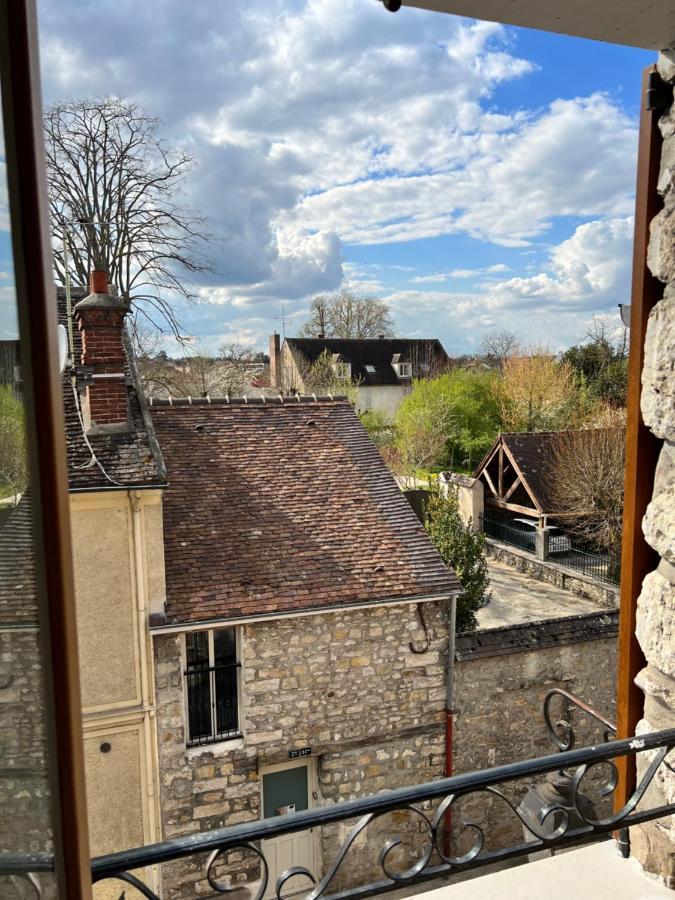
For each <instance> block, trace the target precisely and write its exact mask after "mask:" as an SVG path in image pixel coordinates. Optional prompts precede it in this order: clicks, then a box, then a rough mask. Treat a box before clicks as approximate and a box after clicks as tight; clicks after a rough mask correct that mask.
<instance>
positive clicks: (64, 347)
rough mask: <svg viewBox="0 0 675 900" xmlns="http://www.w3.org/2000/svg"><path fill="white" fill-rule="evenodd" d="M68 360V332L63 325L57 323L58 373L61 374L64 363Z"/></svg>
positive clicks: (64, 366)
mask: <svg viewBox="0 0 675 900" xmlns="http://www.w3.org/2000/svg"><path fill="white" fill-rule="evenodd" d="M67 361H68V332H67V331H66V329H65V328H64V327H63V325H59V374H60V375H63V370H64V369H65V368H66V363H67Z"/></svg>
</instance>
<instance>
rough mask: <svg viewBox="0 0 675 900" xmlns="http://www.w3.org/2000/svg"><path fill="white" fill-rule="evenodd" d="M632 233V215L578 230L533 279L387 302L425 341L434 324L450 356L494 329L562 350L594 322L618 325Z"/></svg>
mask: <svg viewBox="0 0 675 900" xmlns="http://www.w3.org/2000/svg"><path fill="white" fill-rule="evenodd" d="M632 227H633V222H632V219H631V218H630V217H626V218H620V219H611V220H596V221H593V222H589V223H587V224H584V225H580V226H579V227H578V228H577V229H576V230H575V232H574V234H573V235H572V237H570V238H569V239H567V240H565V241H562V242H561V243H560V244H558V245H557V246H555V247H553V248H552V249H551V251H550V255H549V259H548V261H547V263H546V265H545V266H544V267H542V269H541V271H539V272H538V273H537V274H535V275H532V276H531V277H529V278H509V279H504V280H502V281H498V282H496V283H486V284H483V285H480V286H478V287H477V288H475V289H473V290H467V291H462V292H451V291H443V290H432V289H428V288H426V289H424V288H421V289H418V290H414V289H410V290H404V291H394V292H392V293H390V294H389V295H388V296H387V297H386V300H387V302H388V303H389V304H390V305H391V307H392V310H393V312H394V315H395V318H396V321H397V323H398V325H399V328H400V330H401V333H405V334H408V335H410V336H412V337H424V336H426V334H425V332H426V330H427V329H428V326H427V325H426V324H425V323H429V322H431V323H433V328H434V331H435V333H437V334H438V336H439V337H441V339H442V340H443V343H444V345H445V346H446V349H447V350H448V351H450V352H452V351H453V350H454V351H457V352H460V351H465V350H466V349H467V348H468V347H471V346H474V347H476V346H477V345H478V342H479V340H480V337H481V335H482V334H483V333H484V332H485V331H486V330H489V329H492V328H508V329H509V330H512V331H515V332H516V334H519V335H522V336H525V337H526V338H527V339H528V340H532V341H541V342H542V343H545V344H548V345H549V346H551V348H552V349H553V350H558V349H561V348H563V347H566V346H569V345H570V344H571V343H574V342H576V341H579V340H582V339H583V338H584V336H585V334H586V331H587V329H588V327H589V323H590V322H591V320H592V318H593V317H596V318H601V319H603V320H604V321H606V322H608V323H610V324H611V323H613V324H615V325H616V326H617V327H618V326H619V321H618V309H617V307H618V304H619V303H626V302H628V298H629V293H630V267H631V253H630V249H631V238H632Z"/></svg>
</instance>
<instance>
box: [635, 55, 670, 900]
mask: <svg viewBox="0 0 675 900" xmlns="http://www.w3.org/2000/svg"><path fill="white" fill-rule="evenodd" d="M658 69H659V73H660V75H661V77H662V78H663V79H664V81H666V82H668V83H670V84H675V56H674V55H668V56H666V55H665V54H661V56H660V57H659V62H658ZM659 128H660V130H661V134H662V136H663V139H664V142H663V148H662V154H661V165H660V170H659V180H658V190H659V192H660V194H661V195H662V197H663V203H664V207H663V209H662V211H661V212H660V213H659V214H658V215H657V216H656V217H655V218H654V220H653V221H652V223H651V234H650V242H649V251H648V259H647V262H648V265H649V269H650V271H651V272H652V274H653V275H654V276H655V277H656V278H658V279H659V280H660V281H662V282H663V283H664V284H665V289H664V294H663V299H662V300H660V301H659V303H657V304H656V306H655V307H654V309H653V310H652V313H651V315H650V317H649V323H648V327H647V336H646V341H645V362H644V369H643V373H642V396H641V406H642V414H643V417H644V420H645V423H646V425H647V426H648V427H649V428H650V429H651V430H652V431H653V433H654V434H655V435H656V436H657V437H659V438H661V439H663V440H664V441H665V443H664V446H663V450H662V451H661V456H660V458H659V463H658V467H657V471H656V477H655V482H654V493H653V496H652V501H651V503H650V504H649V506H648V508H647V512H646V514H645V517H644V520H643V523H642V527H643V531H644V535H645V539H646V540H647V542H648V543H649V545H650V546H651V547H653V548H654V549H655V550H656V551H657V553H658V554H659V555H660V556H661V557H662V560H661V563H660V565H659V566H658V568H657V569H656V570H655V571H654V572H651V573H650V574H649V575H648V576H647V577H646V578H645V580H644V582H643V585H642V591H641V593H640V597H639V598H638V608H637V621H636V636H637V639H638V641H639V643H640V646H641V648H642V651H643V653H644V655H645V658H646V660H647V663H648V665H647V667H646V668H644V669H643V670H642V671H641V672H640V673H639V674H638V676H637V678H636V679H635V681H636V684H637V685H638V686H639V687H640V688H641V689H642V691H643V692H644V695H645V707H644V716H643V718H642V720H641V721H640V722H639V723H638V727H637V732H638V734H645V733H647V732H650V731H658V730H661V729H664V728H672V727H673V726H675V104H674V105H673V106H671V108H670V109H669V110H668V112H666V113H665V114H664V115H663V116H662V117H661V119H660V121H659ZM648 765H649V754H646V753H642V754H638V759H637V768H638V778H640V777H641V776H642V775H643V773H644V772H645V769H646V768H647V766H648ZM673 801H675V771H673V770H672V769H668V768H667V767H665V766H662V767H661V769H660V771H659V772H658V774H657V777H656V778H655V779H654V782H653V783H652V786H651V787H650V789H649V791H648V794H647V796H646V797H645V803H646V804H647V805H661V804H663V803H672V802H673ZM631 846H632V850H633V854H634V855H635V856H636V857H637V859H638V860H639V861H640V862H641V863H642V865H643V866H644V867H645V869H647V870H648V871H650V872H653V873H655V874H657V875H659V876H660V877H661V878H663V879H664V881H665V882H666V884H668V886H669V887H675V824H674V823H673V822H672V819H671V820H668V819H664V820H659V821H656V822H648V823H646V824H645V825H642V826H638V827H637V828H633V829H632V833H631Z"/></svg>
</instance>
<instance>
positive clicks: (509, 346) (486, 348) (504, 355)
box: [480, 331, 520, 368]
mask: <svg viewBox="0 0 675 900" xmlns="http://www.w3.org/2000/svg"><path fill="white" fill-rule="evenodd" d="M519 347H520V341H519V340H518V337H517V335H515V334H514V333H513V332H512V331H491V332H490V333H489V334H486V335H484V337H483V339H482V341H481V342H480V352H481V356H483V357H485V359H486V360H487V361H488V362H489V363H490V364H491V365H493V366H497V367H498V368H501V367H502V365H503V364H504V360H505V359H508V358H509V356H513V355H514V354H515V353H517V352H518V348H519Z"/></svg>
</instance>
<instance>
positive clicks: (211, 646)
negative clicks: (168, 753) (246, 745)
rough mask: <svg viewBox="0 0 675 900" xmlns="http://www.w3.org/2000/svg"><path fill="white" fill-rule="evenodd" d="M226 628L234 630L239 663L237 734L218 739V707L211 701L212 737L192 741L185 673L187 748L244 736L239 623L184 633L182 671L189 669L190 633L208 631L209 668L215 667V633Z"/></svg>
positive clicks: (236, 655)
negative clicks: (188, 647) (188, 641)
mask: <svg viewBox="0 0 675 900" xmlns="http://www.w3.org/2000/svg"><path fill="white" fill-rule="evenodd" d="M225 629H233V630H234V649H235V660H236V662H237V663H238V664H239V668H238V669H237V677H236V686H237V734H236V735H233V736H232V737H229V738H221V739H220V740H218V739H217V738H216V733H217V727H216V726H217V722H216V709H215V704H214V703H213V702H212V703H211V737H210V739H207V740H205V741H204V742H203V743H202V744H200V743H199V741H195V742H194V743H193V742H192V736H191V734H190V700H189V691H188V689H187V679H186V677H185V675H183V709H184V715H183V718H184V722H185V744H186V747H187V749H189V750H193V749H195V748H199V747H202V746H204V747H212V746H215V745H218V744H225V743H230V742H231V741H233V740H237V739H240V738H241V737H243V732H242V725H241V723H242V683H243V680H242V677H241V639H242V629H241V627H240V626H238V625H223V626H221V627H220V628H218V627H216V628H196V629H191V630H190V632H187V631H186V632H184V633H183V639H182V655H183V660H182V663H183V665H182V671H183V673H185V672H187V671H188V660H187V636H188V634H189V633H194V632H195V631H197V632H198V631H205V632H206V633H207V643H208V651H209V657H208V665H209V669H212V668H214V667H215V649H214V637H213V636H214V633H215V632H216V631H223V630H225ZM209 691H210V682H209Z"/></svg>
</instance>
